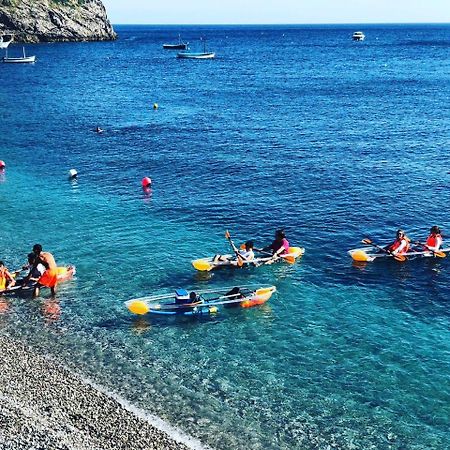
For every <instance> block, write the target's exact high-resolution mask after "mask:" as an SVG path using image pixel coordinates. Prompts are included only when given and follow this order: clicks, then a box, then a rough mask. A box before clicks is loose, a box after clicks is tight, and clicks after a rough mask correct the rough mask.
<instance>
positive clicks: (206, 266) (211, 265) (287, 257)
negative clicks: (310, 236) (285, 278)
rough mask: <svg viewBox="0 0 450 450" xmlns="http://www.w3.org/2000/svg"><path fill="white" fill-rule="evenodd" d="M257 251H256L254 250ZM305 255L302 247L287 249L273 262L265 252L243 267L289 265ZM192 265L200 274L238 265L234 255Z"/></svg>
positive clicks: (200, 261)
mask: <svg viewBox="0 0 450 450" xmlns="http://www.w3.org/2000/svg"><path fill="white" fill-rule="evenodd" d="M256 251H257V250H256ZM304 253H305V249H304V248H303V247H289V251H288V252H287V253H286V254H284V255H280V257H279V258H278V259H276V260H273V256H272V255H270V254H267V253H266V252H263V253H262V256H259V257H255V258H254V259H253V260H252V261H250V262H247V261H243V262H242V264H243V266H255V267H258V266H262V265H264V264H270V263H272V262H283V261H284V262H288V263H290V264H293V263H295V261H296V260H297V259H298V258H301V257H302V256H303V255H304ZM192 265H193V266H194V268H195V269H197V270H198V271H200V272H209V271H210V270H214V269H218V268H221V267H232V268H236V267H238V265H237V264H236V255H232V254H229V255H222V258H221V260H219V261H215V258H214V256H212V257H209V258H200V259H196V260H194V261H192Z"/></svg>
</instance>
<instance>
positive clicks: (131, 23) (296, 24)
mask: <svg viewBox="0 0 450 450" xmlns="http://www.w3.org/2000/svg"><path fill="white" fill-rule="evenodd" d="M111 23H112V24H113V25H114V26H115V25H143V26H145V25H152V26H176V27H177V26H202V25H204V26H270V25H272V26H273V25H275V26H285V25H295V26H314V25H318V26H320V25H449V26H450V22H448V21H447V22H313V23H311V22H310V23H298V22H286V23H283V22H276V23H267V22H265V23H231V22H230V23H143V22H122V23H118V22H111Z"/></svg>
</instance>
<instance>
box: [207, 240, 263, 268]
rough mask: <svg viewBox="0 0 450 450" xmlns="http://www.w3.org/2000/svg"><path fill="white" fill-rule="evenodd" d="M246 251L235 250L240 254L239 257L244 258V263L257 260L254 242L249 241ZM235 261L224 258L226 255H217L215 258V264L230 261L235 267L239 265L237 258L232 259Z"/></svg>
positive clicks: (246, 244)
mask: <svg viewBox="0 0 450 450" xmlns="http://www.w3.org/2000/svg"><path fill="white" fill-rule="evenodd" d="M244 245H245V249H240V250H238V249H236V248H234V250H235V251H237V253H239V256H240V257H241V258H242V260H243V261H244V262H252V261H253V260H254V259H255V254H254V253H253V241H247V242H246V243H245V244H244ZM232 258H233V259H230V257H227V256H224V255H216V256H214V259H213V262H215V263H216V262H219V261H230V262H231V263H232V264H233V265H236V266H237V265H238V261H237V259H235V257H234V256H233V257H232Z"/></svg>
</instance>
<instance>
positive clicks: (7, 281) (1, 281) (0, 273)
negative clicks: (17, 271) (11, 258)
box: [0, 261, 16, 292]
mask: <svg viewBox="0 0 450 450" xmlns="http://www.w3.org/2000/svg"><path fill="white" fill-rule="evenodd" d="M15 284H16V281H15V280H14V277H13V276H12V275H11V273H10V272H9V270H8V269H7V268H6V266H5V263H4V262H3V261H0V292H2V291H6V290H7V289H9V288H12V287H13V286H14V285H15Z"/></svg>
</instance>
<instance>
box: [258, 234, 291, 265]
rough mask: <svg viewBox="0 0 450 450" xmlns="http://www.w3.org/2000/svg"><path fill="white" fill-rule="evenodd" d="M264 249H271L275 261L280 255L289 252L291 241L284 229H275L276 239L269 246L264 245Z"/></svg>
mask: <svg viewBox="0 0 450 450" xmlns="http://www.w3.org/2000/svg"><path fill="white" fill-rule="evenodd" d="M263 251H271V252H272V254H273V258H272V259H273V261H275V260H276V259H277V258H278V257H279V256H280V255H284V254H286V253H288V252H289V241H288V240H287V239H286V234H285V232H284V230H277V231H275V240H274V241H273V242H272V244H270V245H269V246H268V247H264V248H263ZM268 262H269V261H268ZM266 264H267V263H266Z"/></svg>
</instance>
